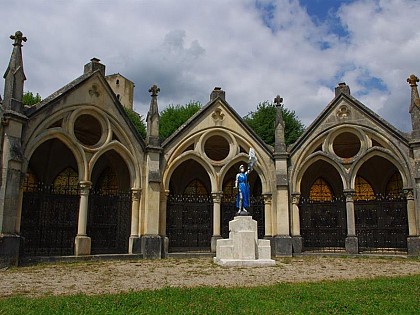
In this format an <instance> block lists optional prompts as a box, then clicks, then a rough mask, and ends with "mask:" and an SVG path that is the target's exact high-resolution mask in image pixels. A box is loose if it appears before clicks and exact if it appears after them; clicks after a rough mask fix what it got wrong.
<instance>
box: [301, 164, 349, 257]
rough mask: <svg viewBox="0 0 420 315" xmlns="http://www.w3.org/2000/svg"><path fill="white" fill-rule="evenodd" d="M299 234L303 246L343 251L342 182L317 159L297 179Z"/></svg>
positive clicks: (331, 167)
mask: <svg viewBox="0 0 420 315" xmlns="http://www.w3.org/2000/svg"><path fill="white" fill-rule="evenodd" d="M299 220H300V235H301V236H302V238H303V249H304V250H316V251H344V248H345V239H346V235H347V222H346V205H345V199H344V198H343V184H342V180H341V177H340V175H339V174H338V172H337V170H336V169H335V168H334V167H333V166H332V165H331V164H329V163H328V162H326V161H324V160H318V161H316V162H315V163H313V164H312V165H311V166H309V167H308V168H307V170H306V171H305V174H304V175H303V178H302V181H301V197H300V202H299Z"/></svg>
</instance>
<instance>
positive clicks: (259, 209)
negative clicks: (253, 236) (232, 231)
mask: <svg viewBox="0 0 420 315" xmlns="http://www.w3.org/2000/svg"><path fill="white" fill-rule="evenodd" d="M250 201H251V206H250V207H249V209H247V210H248V212H249V213H250V215H251V216H252V218H253V219H254V220H255V221H257V228H258V238H264V235H265V226H264V198H263V197H262V196H251V200H250ZM237 212H238V209H237V208H236V196H234V195H228V196H223V198H222V204H221V218H220V221H221V222H220V224H221V234H222V237H223V238H229V221H231V220H233V218H234V217H235V215H236V213H237Z"/></svg>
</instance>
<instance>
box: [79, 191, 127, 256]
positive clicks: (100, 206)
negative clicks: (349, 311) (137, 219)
mask: <svg viewBox="0 0 420 315" xmlns="http://www.w3.org/2000/svg"><path fill="white" fill-rule="evenodd" d="M130 223H131V194H130V192H118V193H115V192H112V193H107V192H106V191H103V190H102V191H101V192H95V191H92V192H91V193H90V194H89V211H88V226H87V234H88V236H89V237H91V253H92V254H122V253H128V241H129V238H130Z"/></svg>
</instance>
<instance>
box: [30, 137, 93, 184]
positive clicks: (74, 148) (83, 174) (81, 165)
mask: <svg viewBox="0 0 420 315" xmlns="http://www.w3.org/2000/svg"><path fill="white" fill-rule="evenodd" d="M52 139H57V140H58V141H61V142H62V143H63V144H64V145H65V146H66V147H67V148H68V149H69V150H70V151H71V152H72V153H73V156H74V158H75V159H76V162H77V168H78V174H79V180H86V178H87V161H86V156H85V154H84V152H83V150H82V148H81V147H80V146H78V145H75V144H74V142H73V141H72V140H71V139H69V138H68V137H67V135H66V134H64V133H63V132H62V131H60V130H56V131H54V132H52V131H51V130H47V131H45V132H43V133H41V134H40V135H39V136H38V137H36V138H35V139H34V140H33V141H32V142H31V143H29V144H28V146H27V147H26V148H25V151H24V156H25V162H24V165H23V171H24V172H26V170H27V169H28V165H29V161H30V159H31V157H32V155H33V154H34V152H35V150H36V149H37V148H38V147H40V146H41V145H42V144H43V143H45V142H46V141H48V140H52Z"/></svg>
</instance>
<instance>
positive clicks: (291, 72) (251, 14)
mask: <svg viewBox="0 0 420 315" xmlns="http://www.w3.org/2000/svg"><path fill="white" fill-rule="evenodd" d="M256 3H257V4H258V5H256ZM346 3H347V4H345V5H344V4H343V5H342V9H341V10H339V11H338V14H339V17H340V21H341V22H342V23H343V26H344V27H345V28H346V29H347V31H348V33H349V36H348V37H347V38H343V37H340V36H341V34H337V32H335V30H334V29H331V28H329V27H328V24H322V23H317V24H314V23H313V19H311V18H310V17H309V16H308V14H307V11H306V9H305V8H302V7H301V6H300V5H299V2H298V1H297V0H290V1H289V0H277V1H276V0H272V1H270V0H264V1H258V2H255V1H251V0H246V1H232V2H229V3H228V4H227V3H226V2H225V1H222V0H217V1H199V0H180V1H169V0H166V1H163V0H157V1H134V0H125V1H124V0H122V1H107V0H91V1H82V0H77V1H55V2H51V1H42V0H16V1H13V2H12V1H4V2H2V3H0V11H1V12H2V13H3V17H4V19H3V21H2V29H1V30H0V71H1V69H3V70H5V69H6V67H7V63H8V60H9V58H10V52H11V50H12V46H11V44H12V42H11V40H10V39H9V38H8V37H9V35H11V34H13V33H14V32H15V31H16V30H22V31H23V33H24V35H25V36H27V37H28V41H27V42H26V43H25V45H24V47H23V56H24V65H25V73H26V76H27V78H28V80H27V82H26V85H25V86H26V88H25V89H26V90H31V91H33V92H39V93H40V94H41V96H42V97H47V96H48V95H49V94H51V93H53V92H54V91H55V90H57V89H58V88H60V87H61V86H63V85H65V84H66V83H68V82H70V81H71V80H72V79H74V78H76V77H77V76H79V75H80V74H82V72H83V65H84V64H85V63H87V62H88V61H89V60H90V59H91V58H92V57H97V58H99V59H101V61H102V62H103V63H104V64H105V65H106V66H107V73H115V72H119V73H121V74H123V75H124V76H126V77H128V78H129V79H131V80H133V81H134V82H135V84H136V88H135V93H136V95H135V106H136V109H137V110H138V111H139V112H140V113H141V114H143V115H145V114H146V111H147V108H148V104H149V101H150V96H149V95H148V92H147V91H148V89H149V88H150V86H151V85H152V84H154V83H156V84H158V85H159V86H160V88H161V93H160V95H159V105H160V107H161V108H163V107H164V106H166V105H169V104H178V103H179V104H185V103H187V102H188V101H190V100H198V101H201V102H202V103H206V102H207V101H208V99H209V94H210V92H211V90H212V89H213V87H215V86H221V87H222V88H223V89H224V90H225V91H226V99H227V101H228V102H229V103H230V104H231V105H232V106H233V107H234V108H235V110H237V111H238V112H239V114H241V115H245V114H247V113H248V112H250V111H252V110H255V109H256V106H257V104H258V103H259V102H261V101H265V100H270V101H271V100H272V99H273V98H274V97H275V96H276V95H277V94H280V95H281V96H282V97H283V98H284V103H285V105H286V107H288V108H290V109H292V110H295V111H296V113H297V115H298V116H299V117H300V118H301V119H302V121H303V122H304V123H305V124H306V125H309V124H310V123H311V122H312V120H313V119H314V118H315V117H316V116H317V115H318V114H319V113H320V112H321V111H322V109H323V108H324V107H325V106H326V105H327V104H328V103H329V101H330V100H331V99H332V98H333V96H334V94H333V90H334V87H335V86H336V84H337V83H339V82H341V81H345V82H346V83H347V84H348V85H350V88H351V91H352V94H353V95H355V96H356V97H358V98H359V99H360V100H361V101H362V102H364V103H365V104H366V105H367V106H368V107H370V108H371V109H373V110H375V111H377V112H378V113H379V114H381V115H383V117H384V118H385V119H386V120H388V121H390V122H391V123H394V124H396V125H397V127H398V128H401V129H405V130H407V129H408V128H409V126H410V125H411V124H410V123H409V116H408V101H409V96H410V91H409V88H408V87H407V84H406V83H405V79H406V78H407V76H408V75H409V74H411V73H417V74H420V71H419V69H418V65H417V62H416V60H415V57H414V52H415V51H418V50H419V48H420V33H419V31H418V30H417V29H415V27H413V26H412V21H416V17H417V16H418V15H419V14H420V3H419V2H416V1H414V0H389V1H379V0H374V1H365V0H356V1H352V2H350V3H348V1H346ZM372 78H373V79H372ZM372 80H373V83H374V84H375V83H376V85H374V87H373V88H372V87H371V84H372ZM378 83H380V84H379V85H378ZM2 89H3V82H1V83H0V93H2ZM403 109H404V110H403Z"/></svg>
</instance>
